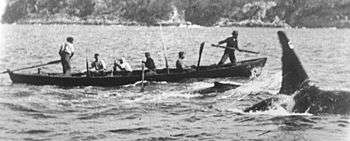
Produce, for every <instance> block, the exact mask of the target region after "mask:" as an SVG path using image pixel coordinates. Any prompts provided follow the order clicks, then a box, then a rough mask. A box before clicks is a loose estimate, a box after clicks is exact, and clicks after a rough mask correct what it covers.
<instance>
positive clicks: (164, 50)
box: [159, 23, 169, 74]
mask: <svg viewBox="0 0 350 141" xmlns="http://www.w3.org/2000/svg"><path fill="white" fill-rule="evenodd" d="M159 28H160V36H161V38H162V44H163V52H164V60H165V67H166V69H167V73H168V74H169V64H168V59H167V57H166V47H165V42H164V37H163V30H162V23H160V24H159Z"/></svg>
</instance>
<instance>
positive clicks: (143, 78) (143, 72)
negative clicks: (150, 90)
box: [140, 63, 145, 92]
mask: <svg viewBox="0 0 350 141" xmlns="http://www.w3.org/2000/svg"><path fill="white" fill-rule="evenodd" d="M141 66H142V74H141V90H140V91H141V92H143V90H144V88H145V86H144V84H143V82H144V81H145V65H144V64H143V63H142V65H141Z"/></svg>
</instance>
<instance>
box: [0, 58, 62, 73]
mask: <svg viewBox="0 0 350 141" xmlns="http://www.w3.org/2000/svg"><path fill="white" fill-rule="evenodd" d="M60 62H61V60H55V61H50V62H48V63H45V64H40V65H35V66H31V67H25V68H20V69H15V70H11V72H14V71H20V70H25V69H31V68H37V67H42V66H47V65H52V64H57V63H60ZM8 72H10V70H7V71H4V72H2V73H1V74H3V73H8Z"/></svg>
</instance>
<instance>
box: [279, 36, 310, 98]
mask: <svg viewBox="0 0 350 141" xmlns="http://www.w3.org/2000/svg"><path fill="white" fill-rule="evenodd" d="M277 34H278V38H279V40H280V43H281V47H282V86H281V89H280V91H279V93H280V94H287V95H291V94H293V93H294V92H295V91H296V90H298V89H299V88H301V86H302V84H303V83H304V82H307V80H308V79H309V77H308V75H307V74H306V72H305V70H304V68H303V65H302V64H301V62H300V61H299V58H298V56H297V55H296V54H295V52H294V50H293V46H292V45H291V42H290V41H289V39H288V38H287V36H286V34H285V33H284V32H283V31H278V32H277Z"/></svg>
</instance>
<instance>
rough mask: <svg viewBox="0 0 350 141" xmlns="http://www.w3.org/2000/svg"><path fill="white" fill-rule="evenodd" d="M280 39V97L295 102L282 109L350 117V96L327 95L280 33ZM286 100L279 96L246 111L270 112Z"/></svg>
mask: <svg viewBox="0 0 350 141" xmlns="http://www.w3.org/2000/svg"><path fill="white" fill-rule="evenodd" d="M278 37H279V40H280V43H281V47H282V85H281V89H280V91H279V94H284V95H290V96H291V97H292V101H293V102H289V103H284V104H287V105H282V107H289V109H288V108H287V110H290V111H291V112H296V113H305V112H307V113H311V114H322V113H327V114H349V113H350V92H348V91H325V90H321V89H320V88H318V87H316V86H314V85H311V84H310V81H309V77H308V75H307V73H306V71H305V70H304V68H303V66H302V64H301V62H300V61H299V58H298V57H297V55H296V54H295V52H294V50H293V47H292V46H291V44H290V41H289V39H288V38H287V36H286V35H285V33H284V32H282V31H278ZM282 99H283V97H282V96H281V95H277V96H276V97H272V98H269V99H266V100H263V101H261V102H259V103H257V104H254V105H253V106H251V107H248V108H246V109H245V110H244V112H252V111H265V110H269V109H270V108H272V107H273V104H275V103H281V102H280V101H282Z"/></svg>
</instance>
